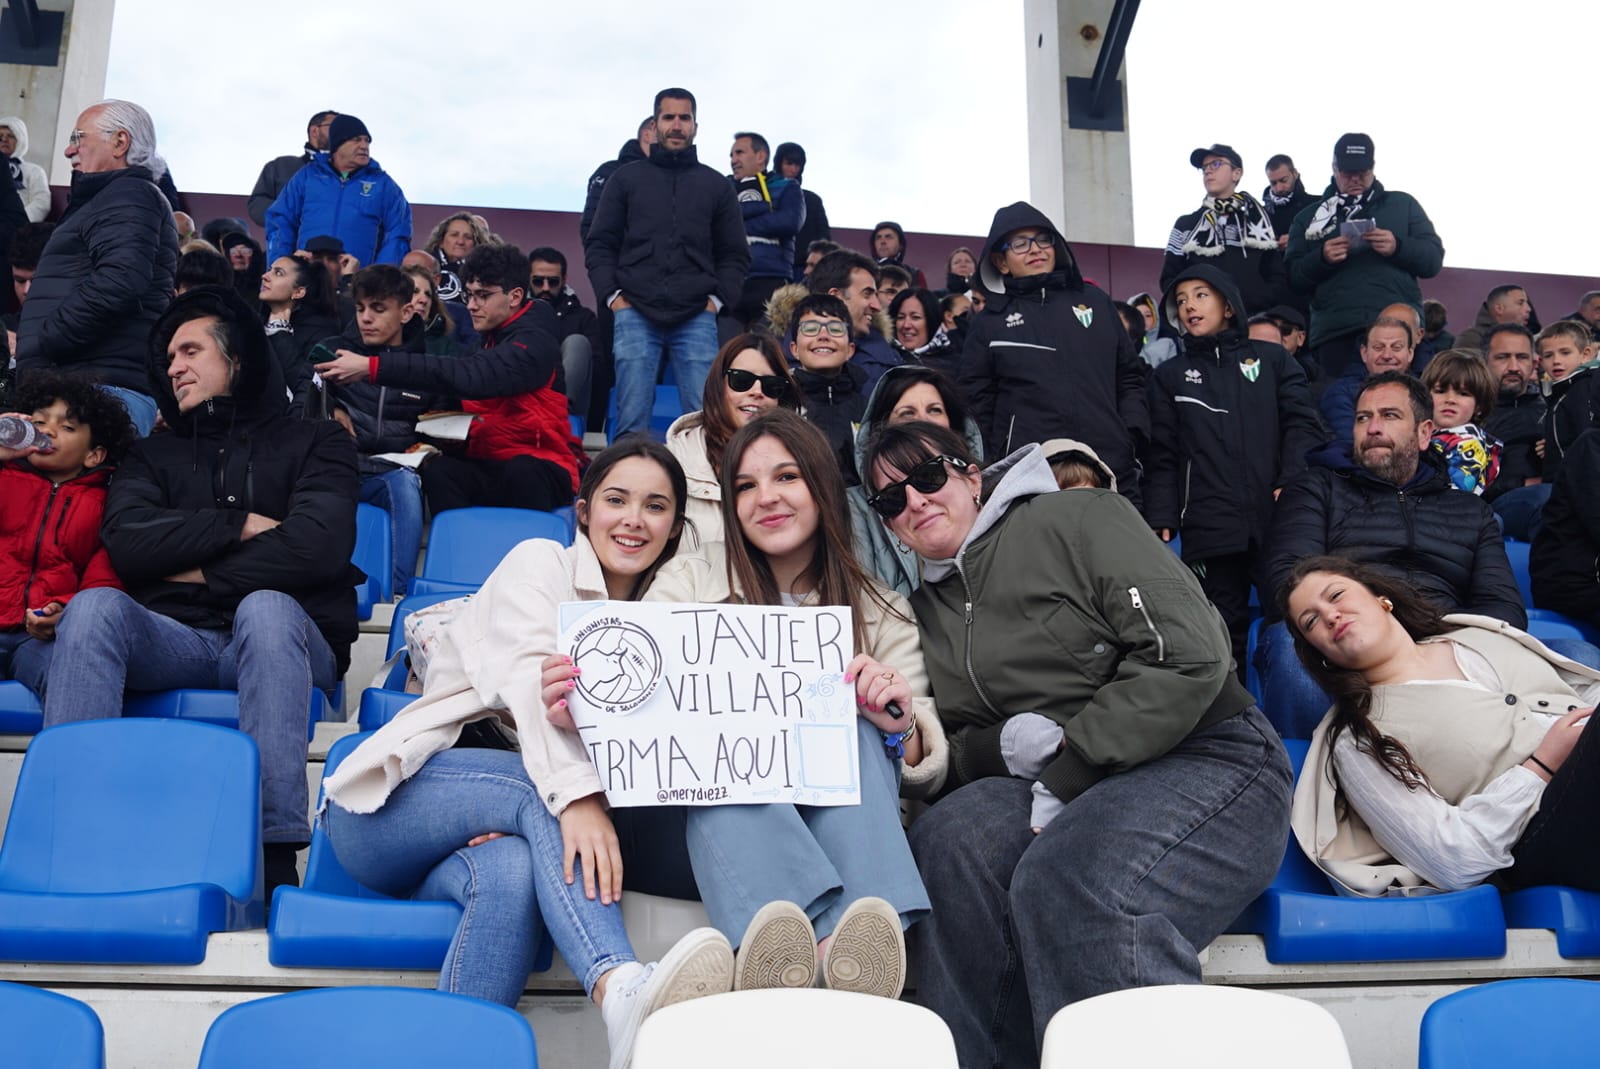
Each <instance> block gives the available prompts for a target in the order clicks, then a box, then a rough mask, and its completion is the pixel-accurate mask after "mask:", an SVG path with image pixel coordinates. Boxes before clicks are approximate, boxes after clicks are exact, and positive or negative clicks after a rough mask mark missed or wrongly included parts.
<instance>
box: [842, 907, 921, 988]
mask: <svg viewBox="0 0 1600 1069" xmlns="http://www.w3.org/2000/svg"><path fill="white" fill-rule="evenodd" d="M822 982H823V984H825V985H826V986H827V987H829V988H832V989H833V990H834V991H856V992H859V993H861V994H864V995H881V996H883V997H884V998H899V997H900V992H901V990H903V989H904V987H905V984H906V937H905V931H904V930H903V929H902V928H901V927H900V914H899V913H896V912H895V908H894V907H893V906H891V905H890V904H889V903H887V902H885V901H884V900H883V899H881V898H858V899H856V900H855V901H854V902H852V903H850V906H849V908H848V909H846V910H845V911H844V916H842V917H840V918H839V924H838V926H837V927H835V928H834V930H833V938H831V939H829V940H828V949H827V950H826V951H825V952H824V953H823V956H822Z"/></svg>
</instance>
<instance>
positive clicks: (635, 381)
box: [607, 308, 717, 442]
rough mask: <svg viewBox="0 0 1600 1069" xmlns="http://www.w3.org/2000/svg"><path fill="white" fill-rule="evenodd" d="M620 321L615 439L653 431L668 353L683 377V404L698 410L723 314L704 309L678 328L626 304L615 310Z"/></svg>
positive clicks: (611, 431) (615, 350) (615, 341)
mask: <svg viewBox="0 0 1600 1069" xmlns="http://www.w3.org/2000/svg"><path fill="white" fill-rule="evenodd" d="M614 321H615V324H616V325H615V327H614V328H613V333H612V343H611V351H612V359H613V361H614V363H615V364H616V371H617V425H616V427H614V428H608V431H607V433H608V435H609V440H610V441H613V442H614V441H616V440H617V439H618V438H619V437H621V436H622V435H624V434H627V433H628V432H629V431H648V430H649V429H650V410H651V408H652V407H653V406H654V404H655V396H656V375H657V373H658V372H659V371H660V369H661V359H662V356H663V355H665V356H666V357H668V358H670V359H671V361H672V370H673V373H674V374H675V375H676V376H677V379H678V402H679V404H681V405H682V406H683V410H684V411H685V412H695V411H698V410H699V408H700V401H701V399H702V394H703V393H704V392H705V385H706V375H707V374H709V373H710V371H711V361H712V358H714V357H715V356H716V355H717V317H716V316H715V315H714V314H713V313H711V312H700V313H698V314H697V315H694V316H691V317H690V318H688V319H686V320H684V321H683V322H682V323H678V324H676V325H675V326H671V327H663V326H660V325H659V324H656V323H653V322H651V321H650V320H649V319H647V318H646V317H645V315H644V313H642V312H640V311H639V310H638V309H637V308H623V309H621V310H619V311H617V312H616V313H614ZM655 437H657V438H660V437H661V435H659V434H658V435H655Z"/></svg>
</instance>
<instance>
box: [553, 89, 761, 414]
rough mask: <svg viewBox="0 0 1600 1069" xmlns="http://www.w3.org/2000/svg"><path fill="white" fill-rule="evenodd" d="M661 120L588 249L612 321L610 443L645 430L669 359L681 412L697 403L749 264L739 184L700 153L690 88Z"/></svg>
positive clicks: (659, 98)
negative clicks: (721, 319) (723, 315)
mask: <svg viewBox="0 0 1600 1069" xmlns="http://www.w3.org/2000/svg"><path fill="white" fill-rule="evenodd" d="M655 117H656V145H655V148H653V149H651V150H650V158H649V159H648V160H644V161H641V162H638V163H632V164H628V165H626V166H623V167H621V168H619V169H618V170H617V173H616V174H614V175H613V176H612V177H611V178H610V179H609V180H608V181H607V182H606V184H605V189H604V191H603V192H602V193H601V194H600V205H599V207H598V208H596V209H595V213H594V222H593V223H592V224H590V227H589V234H588V237H587V238H586V239H585V241H584V246H583V251H584V256H585V259H586V261H587V264H588V268H589V282H590V284H591V285H592V286H593V287H594V294H595V300H596V301H597V302H600V303H603V304H604V305H605V306H606V307H608V308H610V309H611V312H612V315H613V316H614V317H615V325H614V328H613V331H612V341H611V352H612V358H613V361H614V363H615V365H616V372H617V425H616V426H615V427H613V428H609V429H608V430H609V432H610V434H611V437H612V438H613V439H614V438H616V437H617V436H618V435H621V434H626V433H628V432H629V431H637V430H644V429H646V428H647V427H648V426H649V424H650V408H651V405H652V404H653V402H654V397H655V385H656V375H657V373H658V371H659V369H660V367H661V362H662V359H663V358H670V359H671V360H672V367H673V371H674V373H675V374H676V375H677V379H678V399H679V402H680V403H681V404H682V406H683V410H684V411H685V412H693V411H695V410H696V409H698V408H699V407H700V400H701V393H702V391H703V390H704V388H705V380H706V375H707V373H708V372H709V371H710V370H711V359H712V357H713V356H715V355H716V352H717V313H718V312H720V311H721V310H722V309H723V307H724V306H727V305H732V304H734V303H735V302H737V301H738V300H739V294H740V292H741V291H742V290H743V289H744V279H745V275H746V274H747V273H748V272H749V270H750V246H749V245H748V244H747V243H746V241H745V233H744V220H743V218H742V216H741V213H740V211H739V201H738V198H737V197H736V196H735V195H734V192H733V186H731V185H729V183H728V180H727V178H725V177H724V176H723V175H720V174H718V173H717V172H716V171H714V170H712V169H711V168H710V167H707V166H705V165H704V164H702V163H701V162H700V161H699V159H698V157H697V156H696V155H695V150H694V137H695V133H696V131H697V125H696V123H695V101H694V94H693V93H691V92H689V91H688V90H687V89H663V90H661V92H659V93H657V94H656V105H655Z"/></svg>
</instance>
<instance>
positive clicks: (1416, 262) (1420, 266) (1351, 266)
mask: <svg viewBox="0 0 1600 1069" xmlns="http://www.w3.org/2000/svg"><path fill="white" fill-rule="evenodd" d="M1373 163H1374V152H1373V144H1372V138H1370V137H1368V136H1367V135H1366V134H1359V133H1352V134H1345V135H1344V136H1342V137H1341V138H1339V140H1338V141H1337V142H1336V143H1335V144H1334V146H1333V180H1332V181H1331V182H1330V183H1329V185H1328V188H1327V189H1326V190H1324V191H1323V195H1322V196H1323V199H1322V200H1321V201H1319V202H1317V203H1316V204H1314V205H1311V206H1310V207H1308V208H1305V209H1303V210H1302V211H1301V212H1300V214H1299V215H1297V216H1295V219H1294V223H1293V224H1292V225H1291V227H1290V229H1289V248H1288V250H1287V251H1286V252H1285V253H1284V259H1285V262H1286V263H1287V265H1288V269H1289V283H1290V285H1292V286H1293V287H1294V288H1295V289H1296V290H1298V291H1299V292H1301V293H1304V294H1310V296H1311V339H1310V347H1311V348H1312V349H1313V350H1315V352H1316V359H1317V363H1318V364H1319V365H1320V366H1321V368H1322V373H1323V377H1324V378H1327V379H1334V378H1338V377H1339V375H1340V373H1342V372H1343V371H1344V369H1345V367H1346V366H1347V365H1348V364H1349V363H1350V362H1351V361H1352V360H1354V359H1356V351H1357V350H1358V349H1359V348H1360V345H1361V340H1362V336H1363V331H1364V330H1365V329H1366V327H1367V324H1369V323H1371V322H1372V320H1373V319H1374V318H1375V317H1376V316H1377V315H1378V313H1379V312H1380V311H1382V310H1383V308H1384V307H1385V306H1386V305H1389V304H1393V303H1394V302H1396V301H1403V302H1405V303H1406V304H1409V305H1412V306H1413V307H1421V305H1422V288H1421V287H1420V286H1419V285H1418V284H1417V280H1418V279H1419V278H1432V277H1433V276H1435V275H1437V274H1438V273H1439V269H1440V268H1441V267H1443V266H1444V242H1442V241H1440V240H1439V235H1438V234H1437V233H1435V232H1434V229H1433V223H1432V222H1431V221H1429V219H1428V213H1427V212H1425V211H1423V210H1422V205H1420V204H1418V203H1417V201H1416V198H1414V197H1412V196H1411V195H1410V194H1407V193H1400V192H1397V191H1395V190H1390V189H1384V188H1383V183H1382V182H1379V181H1378V180H1377V179H1376V178H1374V177H1373Z"/></svg>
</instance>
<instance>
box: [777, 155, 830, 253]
mask: <svg viewBox="0 0 1600 1069" xmlns="http://www.w3.org/2000/svg"><path fill="white" fill-rule="evenodd" d="M772 159H773V161H774V162H775V164H776V166H777V169H778V174H779V176H780V177H783V178H787V179H789V180H790V181H791V182H793V183H794V184H795V185H801V184H802V183H803V182H804V181H805V170H806V150H805V149H804V148H802V147H801V146H800V145H797V144H795V143H794V142H793V141H785V142H784V143H783V144H781V145H779V146H778V147H777V148H776V149H774V150H773V152H772ZM800 194H801V197H802V199H804V201H805V205H806V215H805V221H804V222H802V223H801V224H800V232H799V233H797V234H796V235H795V236H794V271H793V273H791V274H790V276H789V277H790V278H795V279H801V278H804V277H805V275H806V270H807V268H806V253H807V252H808V251H809V250H810V248H811V243H812V242H813V241H828V240H830V239H831V238H832V237H833V227H831V226H829V225H828V209H827V208H826V207H825V206H824V205H823V203H822V198H821V197H819V196H818V195H817V194H816V193H814V192H812V191H811V190H809V189H802V190H801V191H800Z"/></svg>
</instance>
